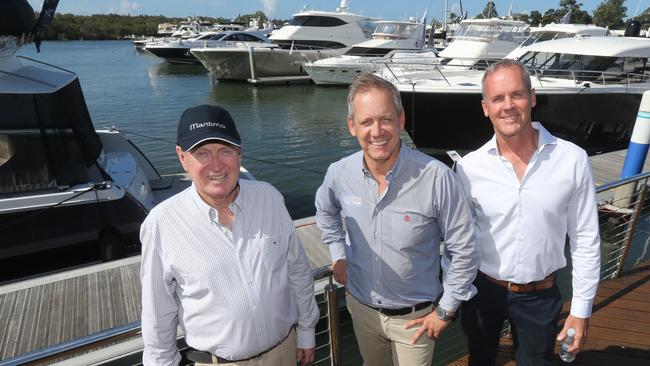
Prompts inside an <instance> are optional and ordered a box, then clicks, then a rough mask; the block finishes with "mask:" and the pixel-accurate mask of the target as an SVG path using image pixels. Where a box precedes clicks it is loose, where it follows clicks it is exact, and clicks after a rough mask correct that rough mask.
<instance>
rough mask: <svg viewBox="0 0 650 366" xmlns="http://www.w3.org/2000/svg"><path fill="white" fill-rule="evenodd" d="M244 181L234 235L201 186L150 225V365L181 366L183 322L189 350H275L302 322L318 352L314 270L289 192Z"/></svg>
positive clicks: (146, 286)
mask: <svg viewBox="0 0 650 366" xmlns="http://www.w3.org/2000/svg"><path fill="white" fill-rule="evenodd" d="M239 185H240V191H239V194H238V196H237V198H236V200H235V202H233V203H232V204H230V206H229V208H230V210H231V211H232V212H233V213H234V214H235V220H234V223H233V226H232V230H230V229H228V228H225V227H224V226H222V225H221V224H219V222H218V217H217V211H216V210H215V209H214V208H212V207H210V206H209V205H208V204H206V203H205V202H204V201H203V200H202V199H201V198H200V196H199V195H198V192H197V191H196V188H195V187H194V186H192V187H189V188H188V189H186V190H184V191H183V192H181V193H179V194H177V195H175V196H174V197H172V198H170V199H168V200H166V201H164V202H162V203H161V204H159V205H158V206H157V207H155V208H154V209H153V210H152V211H151V213H150V214H149V216H148V217H147V219H146V220H145V221H144V223H143V224H142V228H141V231H140V239H141V241H142V267H141V279H142V338H143V340H144V345H145V348H144V353H143V363H144V364H145V365H156V366H159V365H178V362H179V361H180V355H179V353H178V350H177V347H176V329H177V326H178V325H180V326H181V328H182V329H183V331H184V332H185V340H186V342H187V344H188V345H190V346H191V347H194V348H196V349H198V350H202V351H208V352H211V353H212V354H215V355H217V356H219V357H223V358H226V359H233V360H235V359H242V358H247V357H250V356H254V355H256V354H259V353H260V352H263V351H265V350H267V349H269V348H271V347H273V346H275V345H276V344H278V343H279V342H280V341H281V340H282V339H283V338H284V337H285V336H286V335H287V334H288V333H289V330H290V329H291V327H292V326H293V325H294V324H297V327H296V330H297V341H298V347H299V348H312V347H314V344H315V338H314V337H315V336H314V327H315V325H316V322H317V321H318V316H319V311H318V307H317V306H316V302H315V299H314V285H313V278H312V275H311V266H310V265H309V261H308V259H307V257H306V255H305V252H304V249H303V247H302V243H301V241H300V239H299V238H298V234H297V233H296V232H295V229H294V226H293V222H292V221H291V218H290V216H289V213H288V212H287V210H286V208H285V206H284V200H283V198H282V195H281V194H280V193H279V192H278V191H277V190H276V189H275V188H273V187H272V186H271V185H269V184H267V183H263V182H255V181H247V180H240V182H239Z"/></svg>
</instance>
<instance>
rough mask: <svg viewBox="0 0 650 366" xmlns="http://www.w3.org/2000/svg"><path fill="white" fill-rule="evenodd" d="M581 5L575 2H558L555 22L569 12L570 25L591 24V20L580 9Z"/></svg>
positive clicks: (564, 0) (569, 0)
mask: <svg viewBox="0 0 650 366" xmlns="http://www.w3.org/2000/svg"><path fill="white" fill-rule="evenodd" d="M581 6H582V3H579V2H577V1H576V0H560V7H559V8H558V9H557V11H556V14H555V15H556V18H557V20H556V22H559V21H561V20H562V18H563V17H564V16H565V15H566V13H568V12H569V11H571V23H575V24H591V23H593V19H592V18H591V16H590V15H589V13H587V12H586V11H584V10H582V9H580V7H581Z"/></svg>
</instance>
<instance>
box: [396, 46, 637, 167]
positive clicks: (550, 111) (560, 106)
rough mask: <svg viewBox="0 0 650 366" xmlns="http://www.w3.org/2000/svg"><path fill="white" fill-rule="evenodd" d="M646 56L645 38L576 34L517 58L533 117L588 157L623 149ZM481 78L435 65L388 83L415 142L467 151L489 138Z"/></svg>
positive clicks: (476, 72)
mask: <svg viewBox="0 0 650 366" xmlns="http://www.w3.org/2000/svg"><path fill="white" fill-rule="evenodd" d="M649 57H650V40H649V39H645V38H631V37H610V36H594V37H591V36H580V35H578V36H576V37H575V38H565V39H556V40H550V41H545V42H537V43H534V44H532V45H530V46H528V47H527V50H526V52H525V53H524V54H523V55H522V56H521V57H520V58H519V59H518V60H519V61H520V62H522V63H523V65H524V66H526V67H527V68H528V70H529V73H530V75H531V81H532V85H533V87H534V88H535V90H536V95H537V105H536V107H535V108H533V112H532V113H533V115H532V118H533V120H536V121H540V122H542V123H543V124H544V126H545V127H546V128H547V129H548V130H549V131H550V132H551V133H553V134H555V135H556V136H558V137H561V138H563V139H566V140H569V141H572V142H574V143H576V144H578V145H579V146H581V147H582V148H583V149H585V150H586V151H587V153H588V154H590V155H594V154H600V153H605V152H609V151H614V150H618V149H623V148H625V147H626V146H627V143H628V142H629V139H630V136H631V132H632V128H633V125H634V121H635V119H636V115H637V112H638V108H639V104H640V101H641V96H642V93H643V92H644V91H645V90H648V89H650V83H649V82H648V77H649V74H648V65H649V64H648V58H649ZM435 74H437V76H436V75H435ZM482 76H483V71H480V70H466V71H465V72H455V73H454V72H451V73H450V72H448V71H446V69H445V68H443V67H437V68H435V71H432V72H431V73H429V74H428V75H426V76H425V75H423V74H418V75H417V76H416V77H413V78H408V79H400V80H399V81H394V84H395V85H396V86H397V87H398V89H399V90H400V94H401V97H402V102H403V104H404V106H405V109H406V110H405V112H406V131H407V132H408V133H409V135H410V136H411V138H412V139H413V142H414V143H415V145H416V146H418V147H420V148H424V149H432V150H434V153H435V152H436V151H438V152H443V151H446V150H452V149H453V150H461V151H468V150H474V149H476V148H478V147H480V146H481V145H482V144H484V143H485V142H486V141H487V140H488V139H489V138H490V137H491V136H492V134H493V131H492V126H491V123H490V122H489V120H487V118H486V117H485V116H484V115H483V110H482V108H481V99H482V96H481V92H482V90H481V89H482V86H481V79H482Z"/></svg>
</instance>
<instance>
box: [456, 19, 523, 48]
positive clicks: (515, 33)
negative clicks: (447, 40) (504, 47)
mask: <svg viewBox="0 0 650 366" xmlns="http://www.w3.org/2000/svg"><path fill="white" fill-rule="evenodd" d="M526 30H527V25H526V23H524V22H521V21H515V20H502V19H497V18H492V19H469V20H463V21H461V22H460V24H459V26H458V29H456V32H455V35H454V39H476V38H479V39H486V40H491V39H498V40H505V41H512V42H517V43H521V42H522V41H523V40H524V34H525V32H526Z"/></svg>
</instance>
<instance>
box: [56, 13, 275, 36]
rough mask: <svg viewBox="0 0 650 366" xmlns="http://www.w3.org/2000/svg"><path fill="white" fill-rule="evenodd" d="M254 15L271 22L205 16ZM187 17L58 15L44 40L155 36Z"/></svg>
mask: <svg viewBox="0 0 650 366" xmlns="http://www.w3.org/2000/svg"><path fill="white" fill-rule="evenodd" d="M251 17H254V18H259V19H260V21H261V22H266V21H268V18H267V16H266V15H265V14H264V12H262V11H257V12H255V13H253V14H240V15H239V16H237V18H235V19H232V20H231V19H226V18H210V17H202V18H201V20H205V21H207V22H210V23H213V24H215V23H220V24H230V23H232V22H235V23H242V24H246V25H247V24H248V21H249V19H250V18H251ZM184 20H186V19H185V18H170V17H165V16H162V15H136V16H131V15H118V14H94V15H74V14H56V15H55V16H54V21H53V22H52V24H51V25H50V26H49V27H47V28H46V29H45V32H44V34H43V39H46V40H64V39H70V40H73V39H89V40H106V39H122V38H124V37H125V36H129V35H135V36H155V35H157V32H158V24H161V23H172V24H179V23H180V22H181V21H184ZM271 22H272V23H273V24H280V25H281V24H284V22H285V21H284V20H281V19H273V20H271Z"/></svg>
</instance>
